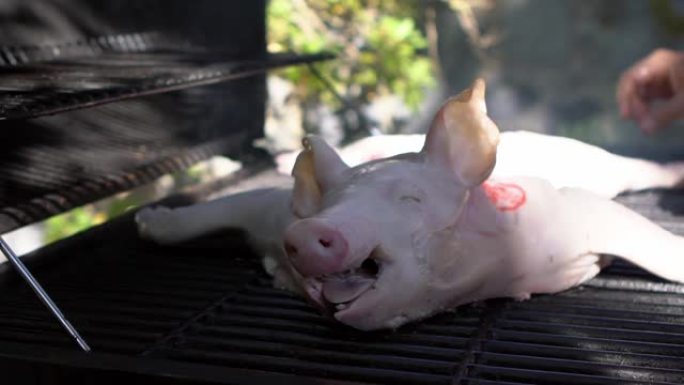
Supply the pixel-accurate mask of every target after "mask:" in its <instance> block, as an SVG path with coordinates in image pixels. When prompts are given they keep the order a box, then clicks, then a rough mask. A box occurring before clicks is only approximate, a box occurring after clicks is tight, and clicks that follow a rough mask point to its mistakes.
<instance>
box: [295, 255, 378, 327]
mask: <svg viewBox="0 0 684 385" xmlns="http://www.w3.org/2000/svg"><path fill="white" fill-rule="evenodd" d="M376 256H377V251H376V250H374V251H373V252H372V253H371V254H370V255H369V256H368V257H367V258H366V259H364V260H362V261H361V263H360V264H356V265H355V266H354V267H351V268H349V269H347V270H344V271H340V272H337V273H332V274H326V275H322V276H319V277H311V278H308V279H307V280H308V285H307V292H308V294H309V297H311V299H312V300H314V302H315V303H316V304H317V305H319V306H320V307H322V308H323V309H324V310H325V311H326V312H330V313H335V312H338V311H342V310H344V309H346V308H347V307H348V306H350V305H351V303H352V302H354V301H355V300H356V299H358V298H359V297H361V296H362V295H363V294H365V293H366V292H368V291H370V290H372V289H374V288H375V284H376V282H377V280H378V277H379V276H380V273H381V271H382V264H381V263H380V261H379V260H378V259H377V258H376Z"/></svg>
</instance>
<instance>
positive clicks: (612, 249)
mask: <svg viewBox="0 0 684 385" xmlns="http://www.w3.org/2000/svg"><path fill="white" fill-rule="evenodd" d="M560 193H561V195H562V196H563V197H564V198H565V199H566V200H567V202H568V205H567V209H568V210H569V211H568V213H567V215H568V216H569V217H570V218H573V217H574V218H576V217H577V215H580V218H581V221H582V222H583V223H582V224H579V223H578V224H577V225H576V226H574V228H575V229H581V230H583V232H580V233H576V234H575V236H577V238H575V239H573V238H574V237H569V239H568V240H569V241H571V242H577V241H581V240H582V239H583V240H585V241H586V242H587V244H586V245H587V249H588V253H593V254H608V255H613V256H616V257H620V258H623V259H626V260H628V261H630V262H632V263H634V264H635V265H638V266H640V267H642V268H644V269H645V270H648V271H650V272H651V273H653V274H655V275H658V276H660V277H663V278H665V279H668V280H671V281H675V282H682V283H684V238H682V237H680V236H677V235H674V234H672V233H670V232H668V231H667V230H665V229H663V228H661V227H660V226H658V225H656V224H655V223H653V222H651V221H650V220H648V219H646V218H645V217H643V216H641V215H639V214H637V213H636V212H634V211H632V210H630V209H628V208H626V207H624V206H622V205H620V204H618V203H616V202H613V201H610V200H603V199H601V198H599V197H597V196H595V195H594V194H591V193H588V192H586V191H582V190H578V189H570V188H568V189H561V190H560Z"/></svg>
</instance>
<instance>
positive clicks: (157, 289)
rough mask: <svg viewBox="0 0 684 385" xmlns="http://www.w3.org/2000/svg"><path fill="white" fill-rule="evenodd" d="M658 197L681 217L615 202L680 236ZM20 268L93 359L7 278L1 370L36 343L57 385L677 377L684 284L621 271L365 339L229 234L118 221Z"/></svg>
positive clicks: (637, 202)
mask: <svg viewBox="0 0 684 385" xmlns="http://www.w3.org/2000/svg"><path fill="white" fill-rule="evenodd" d="M663 200H667V201H671V202H678V204H679V207H684V194H682V193H672V192H647V193H640V194H630V195H627V196H624V197H621V198H620V201H621V202H623V203H626V204H627V205H628V206H630V207H632V208H634V209H636V210H638V211H640V212H641V213H643V214H645V215H647V216H649V217H651V218H652V219H654V220H656V221H657V222H659V223H660V224H662V225H664V226H665V227H666V228H668V229H669V230H670V231H673V232H675V233H678V234H684V222H682V221H678V220H672V212H671V211H667V210H663V209H662V208H659V207H658V205H657V203H658V201H663ZM186 202H187V201H186ZM670 209H672V206H670ZM29 261H30V262H29V263H31V262H33V263H31V265H32V266H33V270H34V271H35V272H36V274H37V276H38V277H39V278H40V279H41V281H42V282H44V284H45V286H46V288H47V289H48V290H49V291H50V292H51V293H53V295H54V296H55V298H56V300H57V301H58V302H59V303H62V304H63V306H64V309H65V311H66V312H67V313H68V314H70V315H71V317H72V318H73V320H72V322H73V323H74V325H75V326H76V327H78V328H79V330H81V331H82V333H83V335H84V337H85V338H86V339H87V340H88V341H89V342H90V344H91V345H92V346H93V350H94V352H93V353H92V354H90V355H87V356H86V355H83V354H77V353H75V349H76V348H75V346H73V344H72V343H71V341H69V339H68V338H67V337H66V336H65V335H64V334H63V332H62V331H61V330H59V329H58V328H57V326H56V325H55V324H54V322H51V320H50V318H49V315H48V314H47V313H46V312H45V311H44V309H42V307H41V306H40V304H39V303H38V302H37V301H36V300H35V299H34V298H33V296H32V295H31V294H30V292H29V291H28V289H27V288H26V287H25V286H23V285H21V284H20V282H18V281H17V280H16V279H14V280H12V279H5V280H4V282H0V290H2V292H3V293H5V295H4V296H3V297H2V299H1V300H0V315H1V316H0V340H2V341H3V344H0V345H2V346H0V357H2V356H5V357H9V356H11V357H12V360H11V361H10V362H11V363H12V364H11V365H10V366H8V367H5V366H2V365H0V367H1V368H2V371H3V373H12V372H13V371H14V372H16V373H20V372H22V371H25V370H27V369H26V368H27V367H29V366H30V365H31V360H28V359H26V358H25V357H24V358H22V354H21V352H22V351H24V352H25V349H29V351H30V349H31V348H33V349H38V348H40V350H41V351H44V353H42V354H41V357H40V359H41V360H42V361H44V362H46V363H49V364H50V365H51V366H52V367H53V371H52V374H53V376H54V377H53V378H52V379H51V382H58V381H54V380H55V379H59V380H63V379H64V378H82V376H83V375H84V374H83V370H85V369H86V368H88V372H93V373H100V374H102V373H105V372H107V371H116V372H119V371H123V373H121V372H119V373H118V375H115V376H113V377H112V379H113V380H112V383H113V382H115V381H123V380H145V381H149V380H150V379H154V378H157V380H159V378H158V377H154V376H153V375H157V376H158V375H159V373H161V372H163V373H164V379H165V380H166V381H170V383H174V382H173V381H178V382H179V383H281V382H292V383H326V384H327V383H383V384H598V383H600V384H679V383H682V381H684V287H682V286H681V285H676V284H671V283H667V282H664V281H662V280H660V279H658V278H656V277H653V276H651V275H650V274H648V273H646V272H644V271H643V270H640V269H638V268H636V267H634V266H631V265H628V264H626V263H621V262H617V263H616V264H615V265H614V266H613V267H611V268H609V269H607V270H606V271H605V272H603V273H602V274H601V275H600V276H599V277H597V278H595V279H594V280H592V281H590V282H589V283H588V284H586V285H583V286H582V287H578V288H575V289H572V290H570V291H567V292H564V293H560V294H556V295H539V296H535V297H534V298H533V299H532V300H530V301H525V302H515V301H509V300H492V301H487V302H486V303H484V304H476V305H470V306H462V307H460V308H459V309H458V310H457V311H456V312H455V313H451V314H442V315H438V316H436V317H433V318H432V319H429V320H427V321H423V322H419V323H415V324H411V325H407V326H405V327H402V328H400V329H399V330H397V331H384V332H373V333H367V332H359V331H354V330H351V329H349V328H347V327H344V326H342V325H340V324H337V323H335V322H334V321H332V320H330V319H327V318H325V317H323V316H321V315H320V314H319V313H318V312H317V311H316V310H315V309H314V308H313V307H311V306H310V305H308V304H307V303H306V302H305V301H304V300H303V299H301V298H299V297H297V296H295V295H293V294H290V293H287V292H284V291H281V290H277V289H274V288H272V287H271V281H270V279H269V278H268V277H267V276H266V275H265V273H263V271H262V270H261V267H260V266H259V263H258V256H257V255H254V254H253V252H252V251H251V250H250V249H249V248H248V247H247V245H246V244H245V242H244V239H243V238H242V237H241V236H240V234H239V233H236V232H228V233H225V234H219V235H216V236H213V237H206V238H204V239H200V240H197V241H193V242H189V243H186V244H184V245H181V246H178V247H161V246H156V245H153V244H151V243H148V242H144V241H141V240H140V239H138V238H137V236H136V235H135V229H134V225H133V223H132V221H131V220H130V217H128V218H126V217H124V218H121V219H119V220H115V221H114V222H112V223H108V224H106V225H104V226H102V227H101V228H97V229H94V230H92V231H90V232H88V233H85V234H82V235H80V236H77V237H76V238H73V239H68V240H65V241H63V242H61V243H60V244H56V245H54V246H52V247H48V248H46V249H45V250H42V251H39V252H37V253H35V254H34V255H32V256H30V258H29ZM50 261H53V262H50ZM105 304H106V305H105ZM65 357H70V359H69V360H65ZM98 357H100V360H96V358H98ZM94 365H95V366H96V367H95V368H93V366H94ZM74 373H78V375H76V374H74ZM93 376H95V375H94V374H93ZM93 378H95V377H93ZM97 378H100V377H97ZM114 379H115V380H114ZM98 381H100V380H98ZM105 383H107V382H106V381H105ZM153 383H154V382H153Z"/></svg>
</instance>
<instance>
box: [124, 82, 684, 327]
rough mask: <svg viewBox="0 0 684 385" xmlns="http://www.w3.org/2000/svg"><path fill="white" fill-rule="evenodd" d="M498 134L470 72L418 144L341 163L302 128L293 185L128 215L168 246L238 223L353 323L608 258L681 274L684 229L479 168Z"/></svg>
mask: <svg viewBox="0 0 684 385" xmlns="http://www.w3.org/2000/svg"><path fill="white" fill-rule="evenodd" d="M498 140H499V136H498V129H497V128H496V126H495V125H494V123H493V122H492V121H491V120H490V119H489V118H488V117H487V115H486V106H485V104H484V82H483V81H481V80H477V81H475V83H474V84H473V86H472V87H471V88H470V89H467V90H466V91H464V92H463V93H461V94H460V95H458V96H456V97H454V98H452V99H450V100H448V101H447V102H446V103H445V104H444V106H443V107H442V109H441V110H440V111H439V113H438V114H437V116H436V117H435V120H434V122H433V124H432V126H431V128H430V131H429V132H428V135H427V137H426V139H425V143H424V146H423V148H422V150H421V151H420V152H417V153H406V154H401V155H396V156H393V157H390V158H387V159H381V160H374V161H371V162H367V163H364V164H361V165H358V166H356V167H348V166H347V165H346V164H345V163H344V162H343V161H342V160H341V159H340V157H339V155H338V154H337V153H336V152H335V151H334V150H332V149H331V148H330V147H329V146H328V145H327V144H326V143H325V142H324V141H322V140H321V139H320V138H317V137H308V138H307V139H305V142H304V145H305V150H304V151H302V153H300V155H299V156H298V158H297V161H296V164H295V166H294V169H293V175H294V180H295V182H294V186H293V188H292V189H289V188H273V189H263V190H255V191H251V192H247V193H242V194H237V195H233V196H228V197H225V198H221V199H217V200H214V201H210V202H206V203H200V204H197V205H194V206H190V207H184V208H178V209H174V210H171V209H166V208H156V209H150V208H148V209H144V210H141V211H140V212H139V213H138V215H137V218H136V219H137V222H138V227H139V231H140V233H141V235H142V236H143V237H146V238H150V239H152V240H155V241H157V242H159V243H167V244H168V243H175V242H179V241H183V240H186V239H189V238H192V237H195V236H198V235H201V234H203V233H206V232H210V231H214V230H216V229H220V228H226V227H242V228H244V229H246V230H247V231H248V232H249V233H250V234H252V237H253V238H252V241H253V243H254V245H255V247H257V249H258V250H259V251H261V252H262V253H264V255H266V257H267V258H265V263H264V266H265V268H266V270H267V271H268V272H269V273H271V274H273V276H274V281H275V284H276V285H277V286H279V287H283V288H288V289H291V290H295V291H297V292H299V293H301V294H302V295H304V296H305V297H306V298H308V299H309V300H310V301H311V302H312V303H314V304H315V305H317V306H318V307H319V308H320V309H321V310H322V311H323V312H325V313H328V314H330V315H332V316H334V317H335V318H336V319H337V320H339V321H340V322H342V323H345V324H347V325H350V326H353V327H355V328H358V329H362V330H372V329H381V328H396V327H398V326H400V325H402V324H404V323H406V322H409V321H413V320H418V319H422V318H424V317H427V316H429V315H432V314H434V313H437V312H440V311H444V310H448V309H453V308H454V307H456V306H458V305H461V304H465V303H469V302H472V301H477V300H482V299H487V298H493V297H514V298H518V299H526V298H528V297H529V296H530V295H531V294H533V293H555V292H559V291H562V290H565V289H568V288H570V287H573V286H575V285H578V284H581V283H582V282H584V281H586V280H588V279H590V278H592V277H594V276H595V275H596V274H597V273H598V272H599V271H600V269H601V268H602V267H603V266H605V265H606V264H608V263H609V262H610V260H611V258H613V256H615V257H620V258H624V259H627V260H629V261H632V262H634V263H635V264H637V265H640V266H642V267H643V268H645V269H646V270H648V271H651V272H652V273H654V274H657V275H659V276H661V277H664V278H666V279H669V280H672V281H677V282H684V240H683V239H682V238H680V237H677V236H675V235H673V234H671V233H669V232H667V231H665V230H663V229H662V228H660V227H658V226H657V225H655V224H653V223H652V222H650V221H648V220H647V219H645V218H643V217H641V216H640V215H638V214H636V213H634V212H632V211H630V210H629V209H627V208H625V207H623V206H621V205H619V204H617V203H615V202H613V201H611V200H609V199H606V198H603V197H600V196H598V195H596V194H593V193H591V192H587V191H585V190H582V189H576V188H561V189H557V188H555V187H554V186H553V185H552V184H550V183H549V182H548V181H546V180H543V179H539V178H531V177H511V178H494V179H492V178H490V179H489V180H487V179H488V178H489V177H490V174H491V173H492V170H493V169H494V166H495V163H496V148H497V143H498ZM485 180H486V181H487V182H486V183H483V182H485Z"/></svg>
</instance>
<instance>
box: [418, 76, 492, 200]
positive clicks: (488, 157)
mask: <svg viewBox="0 0 684 385" xmlns="http://www.w3.org/2000/svg"><path fill="white" fill-rule="evenodd" d="M498 143H499V130H498V129H497V127H496V125H495V124H494V122H492V120H491V119H489V117H488V116H487V106H486V104H485V82H484V80H482V79H476V80H475V81H474V82H473V84H472V86H470V88H468V89H466V90H465V91H463V92H461V93H460V94H458V95H457V96H455V97H453V98H451V99H449V100H447V102H446V103H444V105H443V106H442V107H441V108H440V110H439V112H437V116H435V119H434V121H433V122H432V126H430V130H429V131H428V134H427V137H426V138H425V145H424V146H423V150H422V152H423V153H424V154H425V156H426V158H427V161H428V162H430V163H432V164H435V165H437V166H439V167H445V168H447V169H448V170H450V171H451V172H453V173H454V174H455V175H456V177H457V178H458V179H459V181H460V182H461V183H462V184H464V185H466V186H475V185H478V184H480V183H482V182H483V181H484V180H485V179H487V178H488V177H489V175H490V174H491V172H492V170H493V169H494V165H495V163H496V146H497V144H498Z"/></svg>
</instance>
